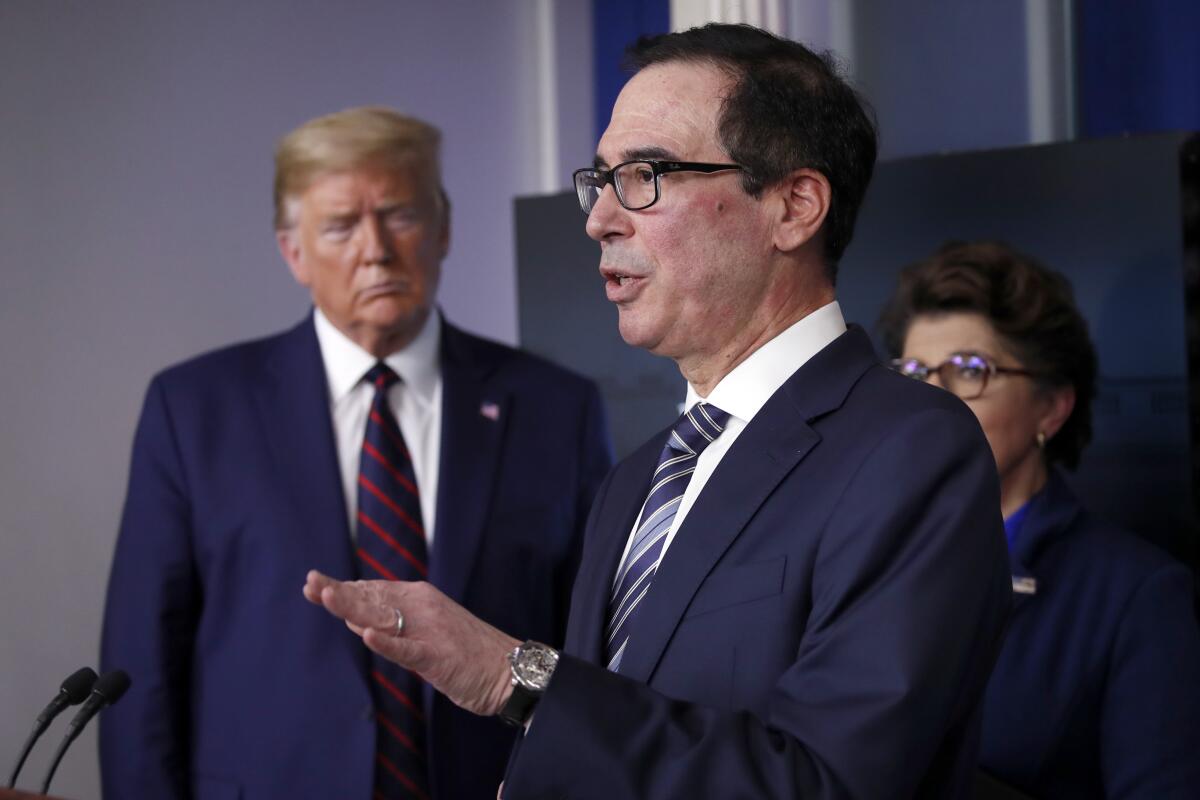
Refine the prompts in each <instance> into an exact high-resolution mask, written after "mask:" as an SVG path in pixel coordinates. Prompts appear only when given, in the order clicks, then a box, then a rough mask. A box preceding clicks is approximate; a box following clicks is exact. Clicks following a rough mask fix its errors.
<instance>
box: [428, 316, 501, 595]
mask: <svg viewBox="0 0 1200 800" xmlns="http://www.w3.org/2000/svg"><path fill="white" fill-rule="evenodd" d="M441 360H442V434H441V449H440V455H439V461H440V465H439V467H438V498H437V521H436V531H435V535H434V538H433V552H432V553H431V554H430V565H429V569H430V573H429V577H430V581H431V582H432V583H434V584H435V585H436V586H438V588H440V589H441V590H442V591H443V592H445V593H446V594H447V595H449V596H450V597H451V598H453V599H454V600H456V601H458V602H460V603H462V602H464V599H465V595H466V587H467V581H468V579H469V578H470V575H471V569H472V567H473V565H474V563H475V557H476V555H477V554H478V552H479V543H480V539H481V537H482V536H483V530H484V527H485V523H486V521H487V516H488V510H489V508H490V506H491V498H492V493H493V490H494V487H495V482H496V472H497V469H498V465H499V462H500V453H501V450H502V446H503V442H504V432H505V430H506V428H507V425H508V418H509V414H510V411H511V408H510V405H511V399H510V397H509V396H508V394H507V393H501V392H496V391H495V390H493V389H490V388H489V387H488V385H487V377H488V375H489V373H490V372H491V371H492V369H493V367H494V362H493V360H491V359H489V358H488V357H487V353H486V352H485V351H484V350H483V349H482V348H481V347H479V346H478V345H476V344H475V343H474V342H473V341H472V340H471V338H470V337H468V336H467V335H466V334H465V333H463V332H461V331H459V330H458V329H456V328H454V327H453V326H451V325H449V324H446V323H443V325H442V353H441Z"/></svg>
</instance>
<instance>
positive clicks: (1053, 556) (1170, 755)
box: [979, 474, 1200, 800]
mask: <svg viewBox="0 0 1200 800" xmlns="http://www.w3.org/2000/svg"><path fill="white" fill-rule="evenodd" d="M1012 571H1013V575H1014V576H1016V577H1020V578H1032V579H1033V580H1034V581H1035V582H1036V594H1014V596H1013V601H1014V602H1013V609H1012V620H1011V622H1010V624H1009V629H1008V633H1007V635H1006V637H1005V640H1004V649H1003V650H1002V651H1001V654H1000V660H999V661H998V662H997V663H996V668H995V671H994V672H993V673H992V680H991V683H990V684H989V685H988V690H987V695H986V699H985V704H984V724H983V743H982V747H981V749H980V759H979V762H980V766H981V767H982V768H983V769H985V770H987V771H988V772H990V773H992V774H993V775H995V776H997V777H999V778H1001V779H1002V780H1004V781H1006V782H1008V783H1010V784H1012V785H1014V786H1016V787H1018V788H1020V789H1021V790H1022V791H1025V792H1028V793H1029V794H1031V795H1033V796H1035V797H1047V798H1051V797H1052V798H1076V797H1078V798H1085V797H1086V798H1099V797H1109V798H1115V797H1120V798H1146V799H1147V800H1150V799H1151V798H1154V800H1170V798H1197V797H1200V749H1198V748H1200V628H1198V626H1197V622H1196V616H1195V612H1194V611H1193V606H1192V598H1193V594H1192V576H1191V574H1190V573H1189V572H1188V570H1187V569H1186V568H1185V567H1184V566H1183V565H1182V564H1179V563H1177V562H1175V561H1173V560H1172V559H1171V558H1170V557H1169V556H1167V555H1166V554H1165V553H1163V552H1161V551H1159V550H1158V549H1157V548H1155V547H1153V546H1152V545H1149V544H1147V543H1145V542H1143V541H1141V540H1139V539H1137V538H1135V537H1134V536H1132V535H1130V534H1128V533H1125V532H1123V531H1121V530H1119V529H1117V528H1115V527H1114V526H1112V525H1108V524H1106V523H1104V522H1102V521H1101V520H1098V519H1096V518H1095V517H1093V516H1091V515H1090V514H1088V513H1087V512H1086V511H1084V510H1083V508H1082V507H1080V505H1079V503H1078V501H1076V499H1075V497H1074V495H1072V493H1071V491H1070V489H1069V488H1068V487H1067V485H1066V482H1065V481H1063V479H1062V478H1061V477H1060V476H1058V475H1057V474H1052V475H1051V477H1050V481H1049V482H1048V483H1047V484H1046V487H1045V489H1044V490H1043V491H1042V492H1040V493H1039V494H1038V495H1037V496H1036V497H1034V499H1033V500H1032V501H1030V506H1029V511H1028V516H1026V518H1025V522H1024V524H1023V525H1022V527H1021V531H1020V534H1019V536H1018V538H1017V540H1016V545H1015V547H1014V548H1013V553H1012Z"/></svg>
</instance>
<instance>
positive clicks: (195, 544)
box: [100, 108, 611, 800]
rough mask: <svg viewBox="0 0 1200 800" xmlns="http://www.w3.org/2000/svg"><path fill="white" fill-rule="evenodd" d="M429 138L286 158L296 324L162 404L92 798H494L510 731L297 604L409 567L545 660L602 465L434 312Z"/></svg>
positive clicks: (588, 398) (437, 209)
mask: <svg viewBox="0 0 1200 800" xmlns="http://www.w3.org/2000/svg"><path fill="white" fill-rule="evenodd" d="M438 144H439V135H438V132H437V131H436V129H434V128H432V127H431V126H429V125H427V124H425V123H423V122H420V121H419V120H415V119H412V118H408V117H405V116H402V115H400V114H397V113H395V112H392V111H389V110H386V109H379V108H360V109H351V110H348V111H344V112H340V113H338V114H332V115H329V116H327V117H322V118H320V119H316V120H313V121H310V122H308V123H306V124H305V125H303V126H301V127H300V128H298V129H297V130H296V131H293V132H292V133H291V134H289V135H288V136H287V137H285V139H283V140H282V142H281V143H280V146H279V149H278V151H277V154H276V186H275V199H276V220H275V225H276V229H277V232H278V240H279V247H280V251H281V253H282V254H283V257H284V259H285V260H286V261H287V263H288V265H289V267H290V269H291V271H292V274H293V275H294V277H295V278H296V280H297V281H299V282H300V283H301V284H303V285H304V286H305V287H307V288H308V289H309V290H310V291H311V293H312V297H313V302H314V304H315V309H314V311H313V313H312V314H311V315H310V316H308V317H307V318H305V319H304V320H303V321H302V322H301V323H300V324H299V325H297V326H296V327H295V328H293V329H292V330H290V331H287V332H284V333H282V334H279V335H276V336H272V337H269V338H266V339H261V340H258V341H253V342H248V343H244V344H240V345H236V346H233V347H230V348H226V349H223V350H219V351H216V352H214V353H209V354H206V355H203V356H200V357H198V358H196V359H193V360H191V361H188V362H186V363H184V364H181V365H179V366H176V367H173V368H171V369H168V370H167V371H165V372H163V373H162V374H160V375H158V376H157V377H156V378H155V379H154V380H153V382H152V383H151V385H150V388H149V391H148V393H147V397H146V403H145V408H144V410H143V413H142V418H141V422H140V424H139V426H138V432H137V436H136V439H135V442H134V451H133V460H132V466H131V471H130V483H129V492H128V497H127V501H126V505H125V511H124V516H123V519H122V523H121V530H120V536H119V539H118V543H117V549H116V554H115V557H114V561H113V567H112V576H111V579H110V583H109V590H108V601H107V606H106V609H105V624H104V637H103V648H102V650H103V652H102V662H103V664H104V667H105V668H110V667H121V668H124V669H126V670H127V671H128V672H129V673H130V675H131V676H132V677H133V687H132V688H131V689H130V690H129V693H128V695H127V696H126V697H125V699H124V700H123V701H122V703H121V704H120V705H119V706H117V707H115V708H114V709H112V711H111V712H110V713H109V714H107V715H106V717H105V719H104V721H103V727H102V729H101V737H100V740H101V741H100V750H101V766H102V772H103V783H104V793H105V796H107V797H112V798H190V797H194V798H218V797H220V798H225V797H230V798H232V797H263V798H281V799H282V798H296V797H339V798H363V800H366V798H370V797H387V798H391V797H410V796H417V797H422V796H432V797H434V798H465V797H478V796H488V795H491V794H494V792H495V786H496V784H497V783H498V782H499V781H500V778H501V776H502V774H503V770H504V766H505V763H506V761H507V758H508V754H509V751H510V749H511V746H512V741H513V734H512V731H511V729H509V728H506V727H505V726H504V725H503V724H502V723H501V722H500V721H498V720H495V719H485V718H481V717H478V716H474V715H471V714H468V713H467V712H465V711H463V710H461V709H459V708H456V707H455V706H454V705H453V704H451V703H450V702H449V701H447V700H446V698H445V697H444V696H442V695H439V694H436V693H434V692H433V691H432V690H429V688H428V686H424V687H422V686H421V684H420V682H419V681H416V682H415V683H413V684H411V685H410V684H408V683H405V680H407V678H406V677H404V676H401V677H394V676H390V673H386V670H384V669H383V668H382V667H380V666H379V665H377V664H375V663H374V662H373V660H372V659H373V658H374V657H373V656H371V654H369V653H367V652H366V651H365V650H364V649H363V648H362V647H361V645H360V644H359V642H358V640H357V638H356V637H355V636H354V635H353V634H352V633H351V632H350V631H348V630H346V629H345V628H344V627H342V626H338V625H331V624H330V620H329V619H328V617H327V616H326V615H324V614H322V613H319V612H318V611H317V610H316V609H313V608H312V607H310V606H308V605H307V604H305V603H304V602H303V601H302V600H301V599H300V598H299V597H297V596H296V591H295V589H296V585H297V584H298V583H299V581H300V580H301V578H302V576H303V575H304V573H305V570H306V569H308V568H309V567H311V566H313V565H314V564H316V565H319V566H320V568H321V569H322V570H323V571H325V572H327V573H329V574H331V575H336V576H339V577H341V578H345V579H352V578H355V577H369V578H392V577H401V576H402V572H401V570H402V569H403V568H404V566H405V564H406V563H408V562H406V561H405V560H404V559H399V560H396V563H397V564H399V565H400V566H398V567H397V566H387V563H390V562H387V558H388V554H389V553H390V554H391V555H393V556H394V555H397V554H401V555H404V556H405V558H406V559H408V561H409V562H411V563H412V565H414V566H415V567H416V568H418V569H423V570H424V571H423V572H420V573H419V574H420V575H422V576H427V577H428V580H429V581H430V582H431V583H432V585H434V586H437V587H439V588H440V590H441V591H443V592H445V594H446V595H447V596H449V597H452V598H454V599H455V600H456V601H457V602H458V603H461V604H462V605H463V606H464V607H465V608H468V609H470V610H471V611H472V612H473V613H474V614H476V615H478V617H479V618H481V619H483V620H487V621H488V622H489V623H491V624H493V625H497V626H500V627H503V628H505V629H506V630H515V631H521V632H522V634H523V635H527V636H529V637H531V638H541V639H545V640H548V641H559V642H561V641H562V637H563V633H564V630H565V626H566V614H567V608H568V603H569V597H570V591H571V586H572V581H573V579H574V576H575V572H576V568H577V565H578V559H579V554H580V549H581V545H582V531H583V527H584V522H585V520H586V515H587V512H588V509H589V507H590V504H591V501H592V499H593V496H594V494H595V491H596V488H597V486H598V485H599V483H600V482H601V480H602V479H603V476H604V474H605V472H606V471H607V469H608V467H609V466H610V464H611V456H610V450H609V445H608V441H607V431H606V428H605V425H604V421H603V417H602V411H601V406H600V400H599V395H598V392H597V390H596V388H595V386H594V385H593V384H591V383H590V382H588V381H586V380H584V379H582V378H580V377H577V376H575V375H573V374H570V373H568V372H566V371H565V370H562V369H560V368H557V367H555V366H552V365H551V364H549V363H547V362H545V361H542V360H540V359H537V358H535V357H533V356H530V355H527V354H524V353H520V352H518V351H516V350H513V349H511V348H508V347H505V346H502V345H499V344H496V343H494V342H489V341H486V340H484V339H480V338H477V337H475V336H472V335H470V334H468V333H465V332H464V331H462V330H459V329H458V328H456V327H454V326H452V325H450V324H449V323H447V322H445V321H444V320H443V319H442V317H441V315H440V313H439V312H438V311H437V310H436V308H435V305H434V303H435V301H434V297H435V291H436V288H437V284H438V276H439V272H440V265H441V262H442V259H443V257H444V256H445V254H446V250H447V247H448V245H449V241H450V232H449V208H448V203H447V200H446V197H445V195H444V193H443V191H442V188H441V178H440V170H439V166H438ZM379 370H382V372H381V373H380V374H388V373H394V375H392V376H391V377H390V378H389V379H381V383H382V384H383V388H379V387H378V386H377V385H376V384H373V383H372V382H371V381H364V380H363V378H364V375H365V374H366V373H368V372H372V374H375V373H374V372H373V371H379ZM372 380H375V379H374V378H372ZM385 417H386V418H387V424H386V425H383V426H382V427H379V428H377V429H375V432H376V433H379V434H381V435H384V437H385V438H384V439H376V440H374V441H377V443H378V448H375V447H372V446H371V444H370V443H371V442H372V441H373V440H372V430H373V429H374V428H375V426H376V424H377V423H381V421H382V420H383V419H384V418H385ZM381 424H382V423H381ZM401 440H402V441H401ZM389 441H390V442H391V443H392V444H395V445H396V447H395V448H394V451H393V452H392V453H391V454H390V455H388V456H387V457H386V458H383V457H382V453H381V451H382V450H384V449H387V445H388V444H389ZM405 451H407V452H405ZM401 462H403V463H401ZM372 469H373V470H374V473H372V472H371V470H372ZM410 469H411V472H408V471H407V470H410ZM401 473H403V474H404V475H403V476H401V478H398V479H397V480H399V481H400V482H401V483H403V485H404V486H406V487H408V488H411V489H412V491H411V492H409V493H408V494H406V495H405V497H399V496H389V494H388V492H387V491H386V490H385V489H384V488H380V487H384V486H385V484H387V483H388V480H389V475H400V474H401ZM404 476H407V477H404ZM414 484H415V488H414ZM396 485H397V486H398V485H399V484H396ZM393 488H394V487H393ZM366 490H370V494H368V493H366ZM406 491H407V490H406ZM406 503H407V504H408V505H407V506H405V504H406ZM390 509H398V510H403V511H404V520H403V521H404V522H405V523H406V524H407V526H408V527H407V529H405V528H403V527H401V526H397V527H395V528H390V529H387V528H388V526H389V525H391V524H392V523H394V522H396V520H390V521H389V520H387V519H385V517H386V516H388V515H389V514H390ZM397 519H399V517H397ZM385 529H387V530H385ZM422 529H423V536H422V537H420V538H418V539H415V540H408V541H407V543H405V542H401V541H400V537H401V536H402V535H404V534H405V533H406V532H407V533H408V534H412V533H413V532H414V531H421V530H422ZM401 544H404V545H405V547H404V548H401V547H400V545H401ZM392 545H396V547H393V549H392V550H388V547H391V546H392ZM379 547H382V548H383V555H376V554H377V553H379V552H380V550H379V549H378V548H379ZM384 666H385V667H386V666H388V665H384ZM409 677H411V676H409ZM406 687H407V688H406ZM413 687H415V688H413ZM399 700H403V702H404V704H405V705H404V706H403V707H402V706H400V705H397V701H399ZM389 703H390V704H391V705H390V706H389V705H388V704H389ZM392 712H396V714H399V715H401V716H400V717H397V716H393V715H392ZM405 714H409V716H408V717H407V718H403V715H405ZM389 748H390V749H389ZM405 758H408V759H410V761H409V762H406V763H407V764H408V765H407V766H406V765H405V764H401V763H400V762H402V761H403V760H404V759H405ZM398 765H399V766H398ZM410 766H411V767H412V769H413V770H415V772H410V771H409V767H410ZM417 773H419V775H418V774H417Z"/></svg>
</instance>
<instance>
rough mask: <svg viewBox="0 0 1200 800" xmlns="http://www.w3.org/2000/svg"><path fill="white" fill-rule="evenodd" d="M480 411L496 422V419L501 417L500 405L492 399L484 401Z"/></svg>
mask: <svg viewBox="0 0 1200 800" xmlns="http://www.w3.org/2000/svg"><path fill="white" fill-rule="evenodd" d="M479 413H480V414H482V415H483V416H485V417H487V418H488V419H490V420H491V421H492V422H495V421H496V420H498V419H500V406H499V405H497V404H496V403H492V402H490V401H484V403H483V404H482V405H481V406H479Z"/></svg>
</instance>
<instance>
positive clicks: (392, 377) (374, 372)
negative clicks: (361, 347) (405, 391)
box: [363, 361, 400, 390]
mask: <svg viewBox="0 0 1200 800" xmlns="http://www.w3.org/2000/svg"><path fill="white" fill-rule="evenodd" d="M363 380H364V381H367V382H368V383H370V384H372V385H373V386H374V387H375V388H376V390H380V389H388V388H390V387H391V386H392V384H394V383H396V382H397V381H399V380H400V376H399V375H397V374H396V373H395V372H393V371H392V368H391V367H389V366H388V365H387V364H385V363H383V362H382V361H376V362H375V366H373V367H371V368H370V369H369V370H367V374H366V375H364V376H363Z"/></svg>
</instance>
